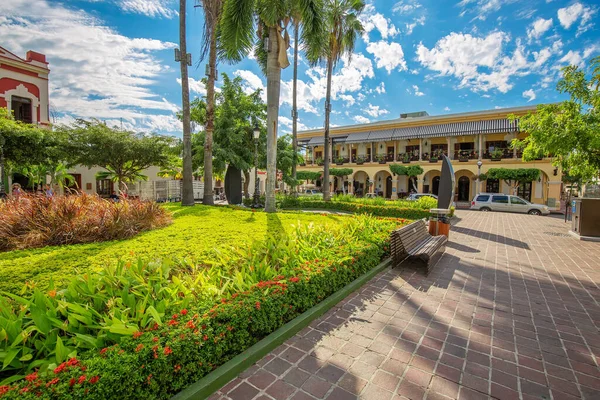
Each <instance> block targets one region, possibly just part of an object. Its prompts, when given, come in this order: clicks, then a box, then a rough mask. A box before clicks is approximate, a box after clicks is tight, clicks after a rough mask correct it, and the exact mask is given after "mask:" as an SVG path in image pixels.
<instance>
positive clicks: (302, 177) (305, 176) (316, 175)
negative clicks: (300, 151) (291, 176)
mask: <svg viewBox="0 0 600 400" xmlns="http://www.w3.org/2000/svg"><path fill="white" fill-rule="evenodd" d="M321 175H323V172H322V171H316V172H315V171H298V172H296V178H297V179H298V180H299V181H314V180H317V179H320V178H321Z"/></svg>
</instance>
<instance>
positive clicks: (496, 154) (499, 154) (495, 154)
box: [490, 149, 504, 159]
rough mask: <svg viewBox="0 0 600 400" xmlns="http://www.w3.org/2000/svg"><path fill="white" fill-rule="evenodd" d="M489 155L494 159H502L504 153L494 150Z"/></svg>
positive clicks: (500, 150)
mask: <svg viewBox="0 0 600 400" xmlns="http://www.w3.org/2000/svg"><path fill="white" fill-rule="evenodd" d="M490 155H491V156H492V158H494V159H499V158H502V156H503V155H504V151H502V149H494V150H493V151H492V152H491V154H490Z"/></svg>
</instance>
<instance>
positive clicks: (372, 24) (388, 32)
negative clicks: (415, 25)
mask: <svg viewBox="0 0 600 400" xmlns="http://www.w3.org/2000/svg"><path fill="white" fill-rule="evenodd" d="M359 19H360V21H361V22H362V25H363V28H364V33H363V39H364V40H365V42H368V41H369V33H370V32H371V31H372V30H373V29H377V30H378V31H379V33H380V34H381V37H382V39H387V38H388V37H394V36H396V35H397V34H398V29H396V27H395V26H394V24H392V22H391V20H390V19H389V18H386V17H384V16H383V15H382V14H380V13H378V12H376V11H375V6H373V4H367V5H366V6H365V8H364V9H363V12H362V14H361V15H360V16H359Z"/></svg>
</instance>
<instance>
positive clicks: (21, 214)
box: [0, 193, 171, 251]
mask: <svg viewBox="0 0 600 400" xmlns="http://www.w3.org/2000/svg"><path fill="white" fill-rule="evenodd" d="M170 222H171V216H170V214H169V213H168V212H167V211H166V210H165V209H163V208H162V207H161V206H160V205H158V204H156V203H154V202H149V201H140V200H129V199H124V198H123V199H121V200H120V201H118V202H114V201H110V200H105V199H102V198H100V197H98V196H96V195H88V194H85V193H82V194H73V195H68V196H55V197H50V198H48V197H46V196H39V195H22V196H19V197H18V198H17V197H13V198H8V199H6V200H5V201H2V202H0V251H9V250H17V249H30V248H37V247H44V246H55V245H65V244H80V243H91V242H104V241H109V240H116V239H126V238H130V237H133V236H135V235H137V234H138V233H140V232H143V231H148V230H151V229H155V228H158V227H162V226H165V225H168V224H169V223H170Z"/></svg>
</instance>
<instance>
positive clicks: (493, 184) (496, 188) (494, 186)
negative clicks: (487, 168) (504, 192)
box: [485, 179, 500, 193]
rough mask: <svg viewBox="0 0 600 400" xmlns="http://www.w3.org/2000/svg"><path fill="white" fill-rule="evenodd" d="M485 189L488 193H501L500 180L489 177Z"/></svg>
mask: <svg viewBox="0 0 600 400" xmlns="http://www.w3.org/2000/svg"><path fill="white" fill-rule="evenodd" d="M485 191H486V192H487V193H500V180H498V179H488V180H486V181H485Z"/></svg>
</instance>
